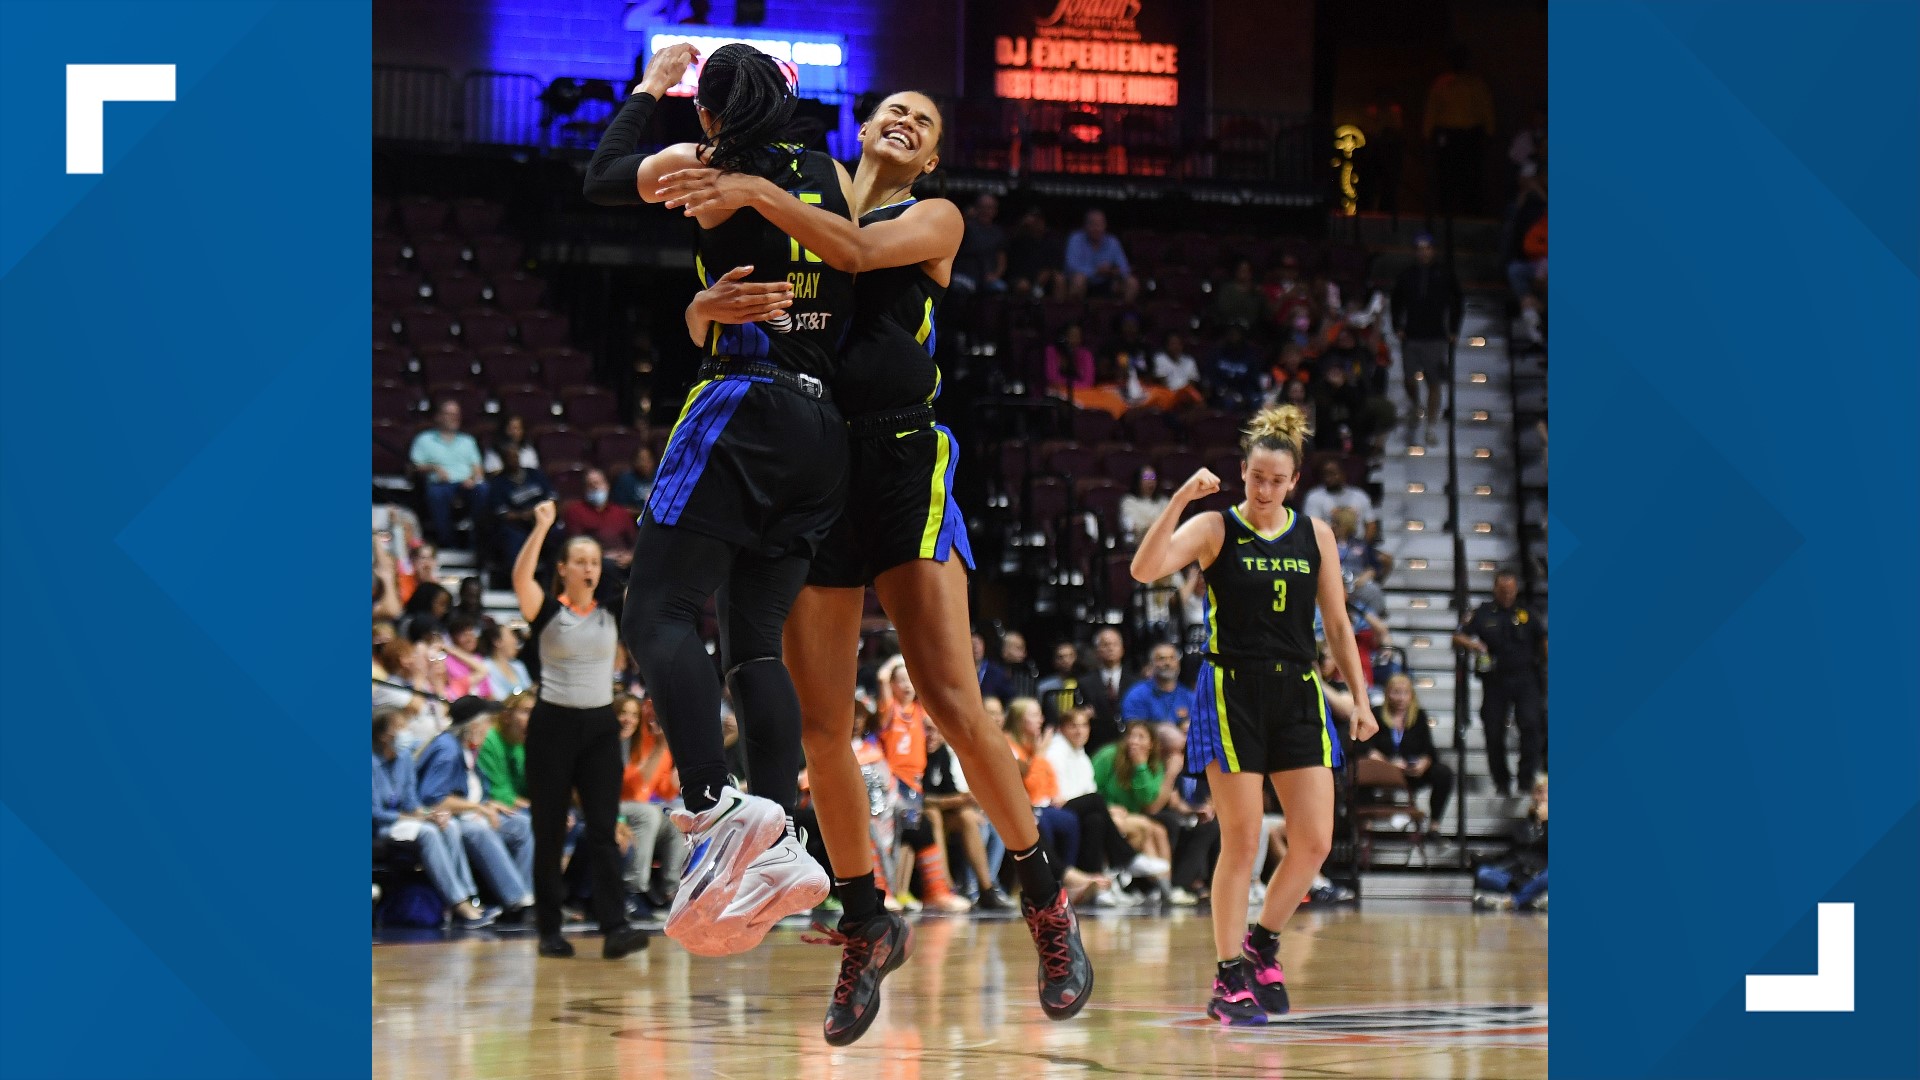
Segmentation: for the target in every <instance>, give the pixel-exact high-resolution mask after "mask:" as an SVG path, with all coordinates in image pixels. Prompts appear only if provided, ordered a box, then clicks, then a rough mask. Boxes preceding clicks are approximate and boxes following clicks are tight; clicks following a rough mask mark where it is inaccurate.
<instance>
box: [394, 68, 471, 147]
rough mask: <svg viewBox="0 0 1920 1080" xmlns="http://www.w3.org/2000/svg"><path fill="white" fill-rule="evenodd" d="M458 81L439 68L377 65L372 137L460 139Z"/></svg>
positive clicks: (407, 140)
mask: <svg viewBox="0 0 1920 1080" xmlns="http://www.w3.org/2000/svg"><path fill="white" fill-rule="evenodd" d="M459 100H460V87H459V84H458V83H456V82H454V79H453V76H452V75H451V74H450V73H448V72H446V71H443V70H441V69H440V68H428V67H394V66H391V65H384V64H381V65H375V67H374V69H373V137H374V138H376V139H395V140H400V141H404V142H423V143H454V142H458V141H459V139H458V134H457V129H456V128H455V126H454V117H455V116H456V115H457V105H458V102H459Z"/></svg>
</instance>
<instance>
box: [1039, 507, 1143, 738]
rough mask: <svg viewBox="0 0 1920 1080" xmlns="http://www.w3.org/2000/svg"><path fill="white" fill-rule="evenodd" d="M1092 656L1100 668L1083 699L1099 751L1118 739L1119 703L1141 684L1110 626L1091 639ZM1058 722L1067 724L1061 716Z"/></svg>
mask: <svg viewBox="0 0 1920 1080" xmlns="http://www.w3.org/2000/svg"><path fill="white" fill-rule="evenodd" d="M1141 531H1142V532H1145V531H1146V530H1145V529H1142V530H1141ZM1093 654H1094V656H1095V657H1096V658H1097V659H1098V660H1099V666H1098V667H1096V668H1095V669H1094V672H1093V674H1092V676H1091V677H1090V678H1088V679H1087V680H1086V693H1085V697H1086V699H1087V705H1088V707H1090V708H1091V709H1092V710H1093V722H1094V728H1095V729H1096V731H1097V733H1090V736H1089V739H1088V742H1089V744H1090V745H1091V746H1092V747H1093V748H1094V749H1095V750H1098V749H1100V748H1101V747H1103V746H1105V745H1107V744H1108V743H1110V742H1112V741H1113V740H1115V739H1117V738H1119V737H1120V703H1121V702H1123V701H1125V700H1126V699H1127V695H1128V694H1129V693H1130V692H1131V691H1132V690H1133V688H1134V687H1135V686H1136V685H1138V684H1139V683H1140V672H1139V671H1137V670H1135V669H1134V668H1133V667H1132V666H1131V665H1129V664H1128V663H1127V643H1126V641H1125V640H1124V639H1123V638H1121V636H1120V631H1118V630H1115V629H1114V628H1113V627H1111V626H1109V627H1105V628H1103V629H1102V630H1101V631H1100V632H1099V633H1098V634H1095V635H1094V636H1093ZM1060 722H1061V723H1063V724H1064V723H1065V722H1066V717H1065V716H1064V715H1063V716H1062V717H1061V720H1060Z"/></svg>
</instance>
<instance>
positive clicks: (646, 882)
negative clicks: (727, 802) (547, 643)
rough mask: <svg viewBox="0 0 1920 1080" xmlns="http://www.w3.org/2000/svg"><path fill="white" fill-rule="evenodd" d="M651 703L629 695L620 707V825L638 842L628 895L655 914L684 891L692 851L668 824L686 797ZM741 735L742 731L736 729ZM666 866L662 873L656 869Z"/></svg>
mask: <svg viewBox="0 0 1920 1080" xmlns="http://www.w3.org/2000/svg"><path fill="white" fill-rule="evenodd" d="M650 704H651V703H649V702H646V701H642V700H641V699H640V698H636V697H633V696H631V695H626V694H623V695H621V696H620V697H619V699H617V700H616V701H615V702H614V709H615V711H616V714H617V715H618V716H619V717H620V743H621V750H622V751H623V755H622V760H624V761H625V762H626V765H625V766H624V771H623V775H622V777H621V781H620V821H621V822H622V823H623V824H625V825H626V827H627V833H628V835H629V836H630V837H631V838H632V840H631V843H630V846H629V847H628V849H627V870H626V874H625V875H624V877H625V880H626V886H627V892H628V893H629V894H630V895H632V896H635V897H639V898H642V899H644V900H645V901H646V902H647V904H648V906H650V907H652V908H653V909H654V910H655V911H658V910H661V909H662V908H665V907H666V906H667V905H669V904H671V903H672V902H673V894H674V893H675V892H677V891H678V890H679V887H680V869H681V864H682V863H684V862H685V861H686V845H685V844H684V843H682V842H681V839H680V832H679V830H677V829H674V828H672V827H671V826H670V825H669V824H668V822H667V809H668V807H669V806H670V805H671V804H672V803H673V801H674V800H675V799H678V798H679V797H680V783H679V781H678V780H676V779H675V777H674V772H673V752H672V751H671V750H668V749H667V739H666V736H665V735H663V734H662V733H661V731H660V724H659V721H658V720H656V719H655V718H654V717H653V716H652V715H651V714H652V712H653V710H652V708H650ZM735 730H736V732H737V731H738V727H737V726H736V728H735ZM655 859H658V860H659V862H660V869H659V872H658V873H657V874H656V873H655V872H654V867H653V863H654V860H655Z"/></svg>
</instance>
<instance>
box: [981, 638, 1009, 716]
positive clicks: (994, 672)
mask: <svg viewBox="0 0 1920 1080" xmlns="http://www.w3.org/2000/svg"><path fill="white" fill-rule="evenodd" d="M973 667H974V670H975V672H976V673H977V675H978V677H979V679H980V695H981V696H982V697H990V698H998V699H1000V700H1001V701H1006V700H1008V699H1009V698H1012V697H1013V680H1012V679H1011V678H1009V677H1008V675H1007V669H1006V668H1004V667H1002V666H1001V665H1000V663H999V661H997V660H989V659H987V639H986V638H984V637H981V636H980V635H979V634H978V633H976V634H974V635H973Z"/></svg>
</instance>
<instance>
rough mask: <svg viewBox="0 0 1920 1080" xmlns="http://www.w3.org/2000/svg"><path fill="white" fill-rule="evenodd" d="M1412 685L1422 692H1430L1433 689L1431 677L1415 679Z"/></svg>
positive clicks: (1423, 676) (1425, 676) (1424, 676)
mask: <svg viewBox="0 0 1920 1080" xmlns="http://www.w3.org/2000/svg"><path fill="white" fill-rule="evenodd" d="M1413 685H1415V686H1417V687H1419V688H1420V689H1422V690H1431V689H1433V676H1431V675H1422V676H1420V677H1419V678H1418V679H1415V680H1414V681H1413Z"/></svg>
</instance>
